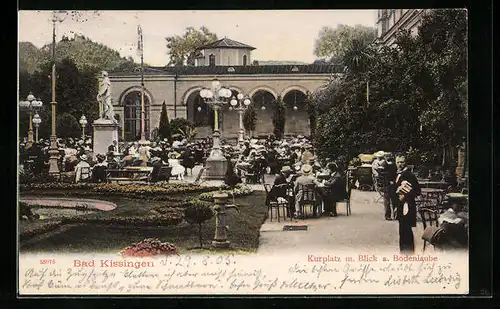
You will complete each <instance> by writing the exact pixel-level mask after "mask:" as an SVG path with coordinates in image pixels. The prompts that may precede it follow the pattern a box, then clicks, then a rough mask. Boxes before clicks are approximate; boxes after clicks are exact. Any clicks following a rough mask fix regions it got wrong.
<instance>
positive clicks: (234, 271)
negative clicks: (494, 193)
mask: <svg viewBox="0 0 500 309" xmlns="http://www.w3.org/2000/svg"><path fill="white" fill-rule="evenodd" d="M42 260H51V261H52V262H51V263H45V262H44V263H42V262H41V261H42ZM359 260H360V259H359V258H352V257H350V256H349V257H345V256H336V257H332V258H331V259H330V260H329V259H326V260H325V259H319V260H314V261H312V262H311V259H310V258H309V259H308V257H307V256H305V257H302V258H301V257H299V256H297V257H295V256H288V257H275V256H273V257H262V256H252V255H248V256H247V255H241V256H235V255H233V254H227V255H179V256H167V257H159V258H143V259H124V258H121V257H119V256H102V257H100V256H99V257H98V256H93V257H89V258H86V259H83V258H82V257H70V256H60V257H57V258H53V257H47V259H45V258H44V259H40V257H39V256H36V257H34V256H21V257H20V260H19V266H20V267H19V291H20V294H21V295H23V294H69V293H71V294H148V293H149V294H199V293H211V294H217V293H220V294H249V293H250V294H315V295H316V294H358V293H370V294H372V293H377V294H397V293H402V294H403V293H404V294H408V293H410V294H425V293H432V294H436V293H443V294H447V293H450V294H463V293H466V292H467V290H468V277H467V276H468V272H467V268H466V267H464V265H467V264H466V263H460V262H463V261H460V260H459V258H458V257H452V258H448V259H446V258H443V257H440V258H439V259H422V260H418V259H416V260H414V261H399V260H398V259H397V258H384V257H378V258H377V259H375V258H371V260H372V261H366V259H361V260H362V261H359Z"/></svg>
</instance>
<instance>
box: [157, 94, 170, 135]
mask: <svg viewBox="0 0 500 309" xmlns="http://www.w3.org/2000/svg"><path fill="white" fill-rule="evenodd" d="M158 134H159V136H160V138H161V139H165V138H166V139H167V140H168V141H169V142H171V140H172V131H171V130H170V122H169V121H168V114H167V104H165V101H163V104H162V105H161V114H160V124H159V125H158Z"/></svg>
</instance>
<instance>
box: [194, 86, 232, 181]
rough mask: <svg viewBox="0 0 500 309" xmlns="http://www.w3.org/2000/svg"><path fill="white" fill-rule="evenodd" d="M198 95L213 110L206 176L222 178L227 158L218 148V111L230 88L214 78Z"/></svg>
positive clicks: (226, 101)
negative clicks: (211, 142)
mask: <svg viewBox="0 0 500 309" xmlns="http://www.w3.org/2000/svg"><path fill="white" fill-rule="evenodd" d="M200 96H201V97H202V98H203V100H204V101H205V103H207V104H209V105H211V106H212V109H213V110H214V133H213V146H212V150H211V151H210V156H209V157H208V158H207V176H208V178H212V179H222V178H223V177H224V175H225V173H226V169H227V160H226V158H225V157H224V154H223V153H222V151H221V149H220V139H219V138H220V133H219V115H218V111H219V109H220V108H221V107H222V106H223V105H224V104H227V103H228V102H229V99H230V98H231V90H229V89H228V88H226V87H222V85H221V83H220V82H219V81H218V80H217V79H215V80H214V81H212V85H211V89H208V88H203V89H202V90H201V91H200Z"/></svg>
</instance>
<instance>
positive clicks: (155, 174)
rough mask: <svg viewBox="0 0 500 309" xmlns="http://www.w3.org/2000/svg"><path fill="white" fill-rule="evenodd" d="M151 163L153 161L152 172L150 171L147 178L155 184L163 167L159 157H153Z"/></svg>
mask: <svg viewBox="0 0 500 309" xmlns="http://www.w3.org/2000/svg"><path fill="white" fill-rule="evenodd" d="M151 161H153V170H152V171H151V175H150V176H149V177H150V178H149V181H151V182H157V181H158V176H159V175H160V171H161V168H162V167H163V162H162V159H160V158H159V157H154V158H153V159H151Z"/></svg>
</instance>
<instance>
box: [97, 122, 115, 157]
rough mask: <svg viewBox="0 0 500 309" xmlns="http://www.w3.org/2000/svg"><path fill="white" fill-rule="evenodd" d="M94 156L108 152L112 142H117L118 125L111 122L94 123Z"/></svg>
mask: <svg viewBox="0 0 500 309" xmlns="http://www.w3.org/2000/svg"><path fill="white" fill-rule="evenodd" d="M93 127H94V138H93V143H94V147H93V148H94V149H93V152H94V155H97V154H103V155H106V153H107V152H108V147H109V145H113V141H117V142H118V124H116V123H114V122H113V121H111V120H105V119H98V120H96V121H94V124H93Z"/></svg>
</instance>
